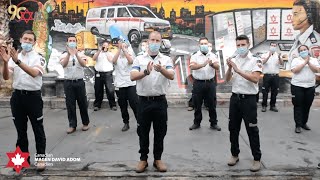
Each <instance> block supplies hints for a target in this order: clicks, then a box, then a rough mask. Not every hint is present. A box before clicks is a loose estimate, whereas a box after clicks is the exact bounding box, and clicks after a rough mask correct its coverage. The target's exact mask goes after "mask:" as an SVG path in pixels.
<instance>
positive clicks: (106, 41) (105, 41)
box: [101, 40, 110, 45]
mask: <svg viewBox="0 0 320 180" xmlns="http://www.w3.org/2000/svg"><path fill="white" fill-rule="evenodd" d="M104 43H108V44H110V41H108V40H104V41H102V43H101V45H103V44H104Z"/></svg>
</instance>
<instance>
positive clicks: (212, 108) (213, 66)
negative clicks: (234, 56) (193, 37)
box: [189, 37, 221, 131]
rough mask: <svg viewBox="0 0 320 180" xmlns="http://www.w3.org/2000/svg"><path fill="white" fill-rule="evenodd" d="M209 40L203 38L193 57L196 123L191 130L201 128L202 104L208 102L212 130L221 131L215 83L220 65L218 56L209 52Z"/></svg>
mask: <svg viewBox="0 0 320 180" xmlns="http://www.w3.org/2000/svg"><path fill="white" fill-rule="evenodd" d="M208 44H209V42H208V39H207V38H206V37H202V38H200V39H199V48H200V50H199V51H197V52H196V53H195V54H193V55H192V56H191V60H190V69H191V70H192V76H193V78H194V83H193V90H192V99H193V102H194V108H195V111H194V121H193V125H192V126H191V127H190V128H189V130H193V129H198V128H200V123H201V120H202V112H201V107H202V103H203V102H204V100H205V102H207V106H208V109H209V117H210V119H209V122H210V128H211V129H216V130H218V131H221V128H220V127H219V126H218V124H217V123H218V120H217V112H216V104H217V96H216V83H215V81H214V77H215V70H218V69H219V63H218V59H217V57H216V55H215V54H214V53H212V52H211V51H209V47H208Z"/></svg>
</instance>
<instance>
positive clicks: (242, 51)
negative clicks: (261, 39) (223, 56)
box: [237, 46, 249, 55]
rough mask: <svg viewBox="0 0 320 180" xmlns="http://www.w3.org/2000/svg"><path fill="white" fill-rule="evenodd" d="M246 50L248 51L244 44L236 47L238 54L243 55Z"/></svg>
mask: <svg viewBox="0 0 320 180" xmlns="http://www.w3.org/2000/svg"><path fill="white" fill-rule="evenodd" d="M248 51H249V50H248V47H246V46H242V47H238V49H237V53H238V54H239V55H245V54H246V53H247V52H248Z"/></svg>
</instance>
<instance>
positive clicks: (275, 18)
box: [271, 15, 277, 23]
mask: <svg viewBox="0 0 320 180" xmlns="http://www.w3.org/2000/svg"><path fill="white" fill-rule="evenodd" d="M276 21H277V17H276V16H275V15H272V16H271V22H272V23H275V22H276Z"/></svg>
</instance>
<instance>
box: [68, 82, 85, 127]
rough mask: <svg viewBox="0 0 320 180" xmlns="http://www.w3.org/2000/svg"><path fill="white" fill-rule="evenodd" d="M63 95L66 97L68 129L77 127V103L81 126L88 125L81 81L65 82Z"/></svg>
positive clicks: (83, 87)
mask: <svg viewBox="0 0 320 180" xmlns="http://www.w3.org/2000/svg"><path fill="white" fill-rule="evenodd" d="M64 93H65V95H66V106H67V111H68V120H69V127H72V128H76V127H77V113H76V102H78V106H79V110H80V115H81V120H82V124H83V125H88V124H89V122H90V121H89V115H88V101H87V93H86V87H85V82H84V81H83V80H82V79H80V80H65V81H64Z"/></svg>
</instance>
